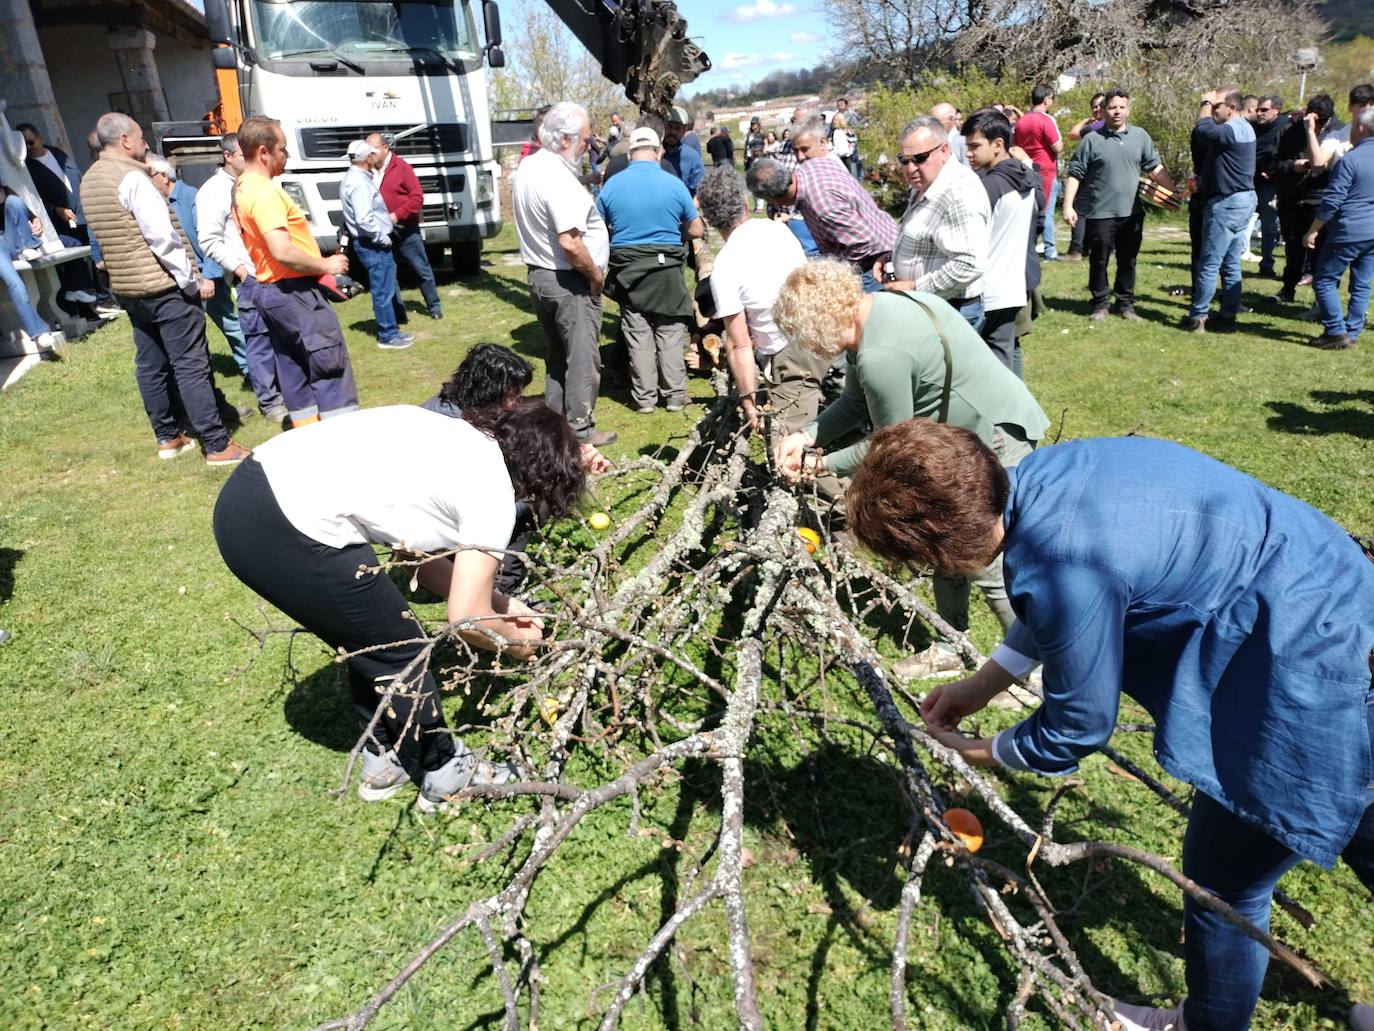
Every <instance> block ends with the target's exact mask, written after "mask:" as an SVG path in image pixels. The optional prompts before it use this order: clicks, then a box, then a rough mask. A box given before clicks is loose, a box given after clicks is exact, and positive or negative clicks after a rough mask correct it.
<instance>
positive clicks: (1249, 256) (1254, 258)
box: [1240, 251, 1260, 265]
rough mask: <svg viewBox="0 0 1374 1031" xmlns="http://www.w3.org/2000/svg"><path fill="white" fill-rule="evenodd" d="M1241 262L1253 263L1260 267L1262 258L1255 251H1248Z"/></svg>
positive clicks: (1241, 257)
mask: <svg viewBox="0 0 1374 1031" xmlns="http://www.w3.org/2000/svg"><path fill="white" fill-rule="evenodd" d="M1240 260H1241V261H1248V262H1252V263H1253V264H1256V265H1258V264H1259V260H1260V256H1259V255H1258V254H1256V253H1255V252H1254V251H1246V252H1245V253H1244V254H1242V255H1241V256H1240Z"/></svg>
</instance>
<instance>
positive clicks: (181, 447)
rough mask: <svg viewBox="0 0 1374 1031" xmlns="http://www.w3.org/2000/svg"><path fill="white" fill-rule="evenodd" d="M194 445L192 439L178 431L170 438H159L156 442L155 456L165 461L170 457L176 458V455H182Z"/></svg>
mask: <svg viewBox="0 0 1374 1031" xmlns="http://www.w3.org/2000/svg"><path fill="white" fill-rule="evenodd" d="M195 446H196V442H195V441H194V440H192V439H191V438H190V437H188V436H186V434H184V433H178V434H177V435H176V436H175V437H173V438H172V439H171V440H159V441H158V442H157V457H158V458H160V459H163V460H164V461H166V460H167V459H170V458H176V456H177V455H184V454H185V453H186V452H187V451H190V450H191V448H193V447H195Z"/></svg>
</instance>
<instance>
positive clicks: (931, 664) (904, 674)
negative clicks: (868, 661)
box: [892, 643, 964, 680]
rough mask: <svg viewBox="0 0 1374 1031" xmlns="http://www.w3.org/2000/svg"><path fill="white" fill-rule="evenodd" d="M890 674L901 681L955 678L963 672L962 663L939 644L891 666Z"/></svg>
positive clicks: (956, 656)
mask: <svg viewBox="0 0 1374 1031" xmlns="http://www.w3.org/2000/svg"><path fill="white" fill-rule="evenodd" d="M892 672H893V673H895V674H897V676H899V677H901V678H902V679H903V680H921V679H924V678H926V677H957V676H959V675H960V674H962V673H963V672H964V662H963V660H962V659H960V658H959V656H958V655H956V654H955V653H954V652H952V651H950V650H949V649H948V648H947V647H945V646H944V645H941V644H938V643H937V644H932V645H931V646H930V647H929V648H927V649H926V650H925V651H922V652H917V653H916V654H915V655H909V656H907V657H906V658H905V659H902V660H901V661H900V662H894V663H893V664H892Z"/></svg>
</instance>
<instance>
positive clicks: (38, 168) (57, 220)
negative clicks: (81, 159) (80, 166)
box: [24, 147, 86, 232]
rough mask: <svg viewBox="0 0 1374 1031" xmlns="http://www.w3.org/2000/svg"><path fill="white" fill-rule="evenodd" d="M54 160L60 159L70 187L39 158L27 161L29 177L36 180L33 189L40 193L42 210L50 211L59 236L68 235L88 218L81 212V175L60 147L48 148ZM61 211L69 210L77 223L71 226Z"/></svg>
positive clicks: (25, 163) (49, 215) (74, 163)
mask: <svg viewBox="0 0 1374 1031" xmlns="http://www.w3.org/2000/svg"><path fill="white" fill-rule="evenodd" d="M48 150H49V151H50V152H51V153H52V156H53V157H55V158H56V159H57V163H58V164H59V165H61V166H62V171H63V172H64V173H65V174H66V176H67V178H68V179H69V180H71V187H70V188H68V187H67V184H66V183H64V182H63V181H62V178H61V176H58V175H56V174H54V173H53V170H52V169H51V168H49V167H48V166H47V165H45V164H44V163H43V162H42V161H40V160H38V158H35V157H31V158H28V159H27V160H25V162H24V165H25V166H26V167H27V168H28V170H29V175H30V177H31V178H32V179H33V187H34V189H36V190H37V191H38V196H39V199H41V200H42V201H43V207H45V208H46V209H47V211H48V218H50V219H51V220H52V224H53V226H54V227H55V228H56V229H57V231H58V232H67V231H69V230H70V229H72V228H73V227H74V226H76V225H81V224H83V223H84V222H85V221H86V216H85V215H84V214H83V213H82V211H81V194H80V192H79V191H80V190H81V173H80V171H78V170H77V167H76V162H74V161H73V160H72V159H71V158H70V157H69V156H68V155H67V153H66V152H65V151H63V150H60V149H58V148H57V147H49V148H48ZM62 208H70V209H71V210H72V212H73V213H74V214H75V215H76V222H75V223H70V222H68V221H67V220H66V219H65V218H63V217H62V216H61V215H59V214H58V212H59V211H60V210H61V209H62Z"/></svg>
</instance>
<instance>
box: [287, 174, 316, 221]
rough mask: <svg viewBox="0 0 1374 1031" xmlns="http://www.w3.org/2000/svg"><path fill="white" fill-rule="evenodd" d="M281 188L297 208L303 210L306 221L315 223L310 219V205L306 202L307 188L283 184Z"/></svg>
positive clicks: (297, 184)
mask: <svg viewBox="0 0 1374 1031" xmlns="http://www.w3.org/2000/svg"><path fill="white" fill-rule="evenodd" d="M281 188H282V190H283V191H284V192H285V193H286V195H287V196H288V197H290V198H291V200H292V201H294V202H295V205H296V207H298V208H300V209H301V214H303V215H304V216H305V220H306V221H307V222H310V221H313V220H312V219H311V217H310V205H309V204H307V203H306V202H305V187H304V186H302V185H301V184H300V183H282V184H281Z"/></svg>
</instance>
